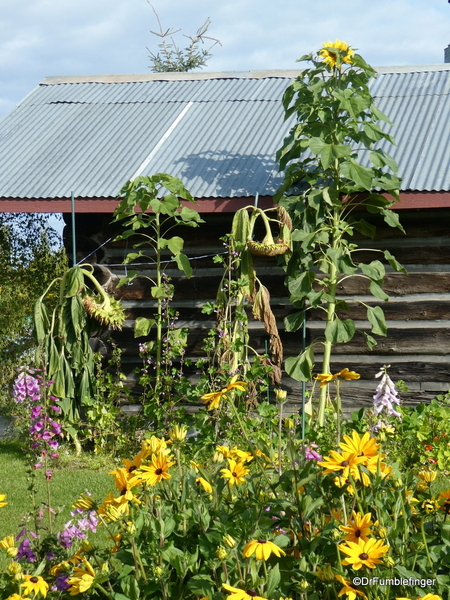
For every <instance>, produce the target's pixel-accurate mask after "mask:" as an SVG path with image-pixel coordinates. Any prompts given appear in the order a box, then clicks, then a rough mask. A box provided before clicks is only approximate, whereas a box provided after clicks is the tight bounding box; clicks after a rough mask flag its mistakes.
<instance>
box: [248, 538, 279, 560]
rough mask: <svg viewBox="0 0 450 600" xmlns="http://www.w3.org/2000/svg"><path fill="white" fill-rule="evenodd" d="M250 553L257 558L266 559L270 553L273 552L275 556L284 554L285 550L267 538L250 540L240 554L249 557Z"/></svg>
mask: <svg viewBox="0 0 450 600" xmlns="http://www.w3.org/2000/svg"><path fill="white" fill-rule="evenodd" d="M252 554H254V555H255V557H256V558H257V559H258V560H267V559H268V558H269V557H270V555H271V554H275V556H278V557H280V556H284V555H285V554H286V552H284V551H283V550H282V549H281V548H280V547H279V546H277V545H276V544H274V543H273V542H271V541H269V540H264V539H260V540H252V541H251V542H249V543H248V544H247V545H246V546H245V548H244V550H243V551H242V556H243V557H244V558H249V557H250V556H251V555H252Z"/></svg>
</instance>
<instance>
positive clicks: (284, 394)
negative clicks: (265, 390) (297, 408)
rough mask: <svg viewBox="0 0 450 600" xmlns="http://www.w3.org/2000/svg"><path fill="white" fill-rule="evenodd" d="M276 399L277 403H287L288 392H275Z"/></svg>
mask: <svg viewBox="0 0 450 600" xmlns="http://www.w3.org/2000/svg"><path fill="white" fill-rule="evenodd" d="M275 398H276V400H277V402H285V400H286V398H287V391H286V390H280V389H277V390H275Z"/></svg>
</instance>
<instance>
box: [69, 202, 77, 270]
mask: <svg viewBox="0 0 450 600" xmlns="http://www.w3.org/2000/svg"><path fill="white" fill-rule="evenodd" d="M70 203H71V206H72V263H73V265H72V266H73V267H74V266H75V265H76V264H77V244H76V241H75V195H74V193H73V192H70Z"/></svg>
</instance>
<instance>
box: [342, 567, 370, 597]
mask: <svg viewBox="0 0 450 600" xmlns="http://www.w3.org/2000/svg"><path fill="white" fill-rule="evenodd" d="M335 577H336V579H337V580H338V581H339V582H340V583H342V585H343V586H344V587H343V588H342V589H341V591H340V592H339V594H338V597H340V596H347V598H348V600H355V599H356V597H357V596H361V597H362V598H364V600H367V596H366V595H365V593H364V592H362V591H361V590H358V588H357V587H356V586H355V585H354V584H353V582H351V581H348V580H347V579H344V578H343V577H342V575H338V574H337V573H336V575H335Z"/></svg>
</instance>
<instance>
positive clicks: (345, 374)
mask: <svg viewBox="0 0 450 600" xmlns="http://www.w3.org/2000/svg"><path fill="white" fill-rule="evenodd" d="M360 377H361V375H360V374H359V373H355V371H350V370H349V369H347V368H345V369H342V371H339V372H338V373H335V374H334V375H332V374H331V373H319V375H317V377H314V379H315V380H316V381H319V382H320V385H319V387H320V388H323V387H325V386H326V385H328V384H329V383H331V382H332V381H334V380H335V379H338V380H339V381H351V380H352V379H359V378H360Z"/></svg>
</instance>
